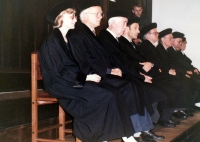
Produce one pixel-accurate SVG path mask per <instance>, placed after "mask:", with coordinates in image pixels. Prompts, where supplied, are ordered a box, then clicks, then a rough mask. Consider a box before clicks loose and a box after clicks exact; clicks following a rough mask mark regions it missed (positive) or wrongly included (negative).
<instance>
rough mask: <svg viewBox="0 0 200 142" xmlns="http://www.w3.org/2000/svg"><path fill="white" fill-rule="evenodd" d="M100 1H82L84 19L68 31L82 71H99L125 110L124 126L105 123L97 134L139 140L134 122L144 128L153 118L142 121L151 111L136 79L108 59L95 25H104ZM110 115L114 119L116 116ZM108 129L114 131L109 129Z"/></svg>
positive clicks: (87, 72) (107, 86)
mask: <svg viewBox="0 0 200 142" xmlns="http://www.w3.org/2000/svg"><path fill="white" fill-rule="evenodd" d="M100 5H101V4H100V3H99V1H97V0H87V1H84V2H81V3H80V4H79V10H80V21H79V23H77V25H76V27H75V29H74V30H71V31H69V32H68V34H67V37H68V41H69V45H70V51H71V53H72V54H73V58H74V59H75V60H76V62H77V64H78V65H79V68H80V70H81V71H82V73H84V74H97V76H98V77H100V82H99V83H97V85H100V86H101V87H102V88H106V89H108V90H112V91H114V92H115V91H116V92H118V93H116V94H115V98H116V100H117V103H118V109H119V111H120V114H121V115H120V116H121V121H122V127H121V126H118V124H116V126H112V128H110V126H109V125H108V126H105V127H102V128H104V129H106V131H105V130H104V129H97V130H96V131H95V132H93V134H94V135H97V136H101V138H100V140H109V139H116V138H119V137H123V140H124V141H127V142H135V141H136V140H135V139H134V137H133V136H132V135H133V134H134V132H135V130H134V129H135V127H134V126H136V124H138V125H137V126H136V128H140V129H142V126H143V125H144V124H149V123H150V122H151V118H150V117H149V116H147V117H145V118H146V119H145V121H144V122H143V124H141V123H140V121H141V119H140V116H142V115H145V116H146V115H147V111H146V109H144V108H145V106H144V104H143V103H141V102H142V99H141V97H140V95H141V94H139V93H138V92H139V91H138V90H136V89H137V88H135V86H134V84H133V83H131V82H128V81H126V80H124V79H123V78H122V77H121V76H122V72H121V70H120V69H118V68H114V67H113V66H112V65H110V64H109V63H108V62H107V60H108V59H109V56H107V53H106V52H104V51H103V50H102V46H101V44H100V43H99V42H98V41H97V38H96V36H95V34H94V29H95V28H96V27H98V26H99V25H100V21H101V19H102V17H103V12H102V9H101V7H100ZM99 113H102V112H99ZM107 119H109V120H111V119H115V118H107ZM137 122H138V123H137ZM94 125H95V124H94ZM141 125H142V126H141ZM115 127H116V128H117V129H118V127H120V128H121V131H120V132H117V130H114V129H113V128H115ZM152 128H153V126H152V125H148V126H147V129H152ZM108 130H110V132H107V131H108ZM116 132H117V134H115V133H116ZM153 136H154V135H153ZM153 136H152V137H153ZM161 138H163V137H161Z"/></svg>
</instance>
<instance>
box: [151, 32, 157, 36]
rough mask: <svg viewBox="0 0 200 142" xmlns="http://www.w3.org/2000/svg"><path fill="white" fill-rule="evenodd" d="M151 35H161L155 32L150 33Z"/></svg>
mask: <svg viewBox="0 0 200 142" xmlns="http://www.w3.org/2000/svg"><path fill="white" fill-rule="evenodd" d="M149 34H154V35H158V34H159V33H158V32H154V33H149Z"/></svg>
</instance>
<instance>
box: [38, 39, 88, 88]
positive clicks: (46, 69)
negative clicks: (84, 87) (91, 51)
mask: <svg viewBox="0 0 200 142" xmlns="http://www.w3.org/2000/svg"><path fill="white" fill-rule="evenodd" d="M39 59H40V64H41V69H42V74H43V76H44V77H43V78H46V80H47V82H48V83H49V84H53V83H55V82H56V83H59V84H63V85H68V86H72V87H73V86H74V85H76V84H77V82H82V84H84V82H85V79H86V76H87V75H86V74H81V73H80V72H79V70H78V67H77V66H76V65H75V64H74V63H73V61H72V60H71V59H70V58H68V56H67V55H66V53H65V52H64V51H63V49H62V48H61V47H60V44H59V43H58V42H57V41H56V40H55V39H53V40H48V39H47V40H46V41H45V42H44V43H43V45H42V47H41V49H40V51H39ZM79 74H81V77H80V76H79V77H78V79H79V80H77V76H78V75H79Z"/></svg>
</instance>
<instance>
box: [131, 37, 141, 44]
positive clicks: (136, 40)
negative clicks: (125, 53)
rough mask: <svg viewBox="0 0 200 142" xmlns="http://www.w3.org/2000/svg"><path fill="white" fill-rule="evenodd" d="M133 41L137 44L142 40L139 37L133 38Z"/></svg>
mask: <svg viewBox="0 0 200 142" xmlns="http://www.w3.org/2000/svg"><path fill="white" fill-rule="evenodd" d="M133 42H134V43H135V44H136V45H137V44H138V43H140V42H142V41H141V40H140V39H139V38H137V39H134V40H133Z"/></svg>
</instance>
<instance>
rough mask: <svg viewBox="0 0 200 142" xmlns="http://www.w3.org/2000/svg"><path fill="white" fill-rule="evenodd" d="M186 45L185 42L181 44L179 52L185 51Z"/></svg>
mask: <svg viewBox="0 0 200 142" xmlns="http://www.w3.org/2000/svg"><path fill="white" fill-rule="evenodd" d="M186 44H187V41H184V42H182V45H181V51H184V50H185V49H186Z"/></svg>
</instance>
